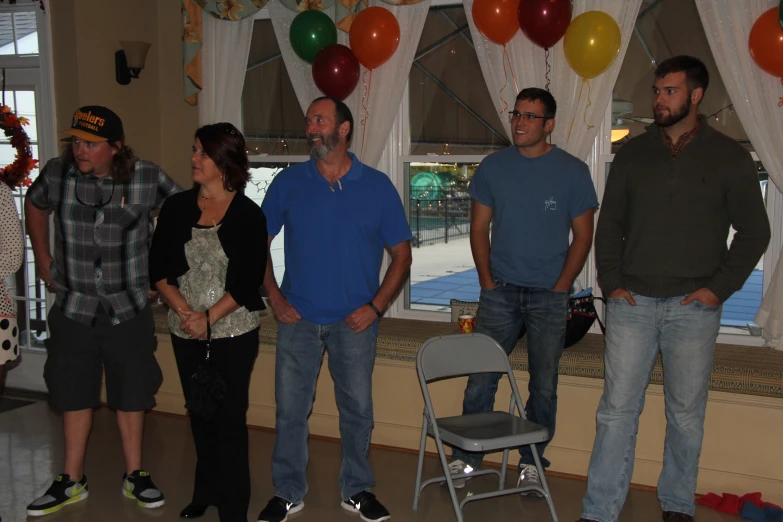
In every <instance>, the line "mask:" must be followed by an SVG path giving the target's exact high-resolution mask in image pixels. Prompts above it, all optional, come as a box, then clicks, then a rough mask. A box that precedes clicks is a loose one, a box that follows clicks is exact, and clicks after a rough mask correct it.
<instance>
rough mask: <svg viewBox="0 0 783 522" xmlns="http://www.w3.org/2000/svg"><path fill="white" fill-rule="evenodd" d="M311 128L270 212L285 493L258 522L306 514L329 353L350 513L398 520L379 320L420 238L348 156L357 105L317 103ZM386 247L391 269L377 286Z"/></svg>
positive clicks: (278, 456)
mask: <svg viewBox="0 0 783 522" xmlns="http://www.w3.org/2000/svg"><path fill="white" fill-rule="evenodd" d="M305 125H306V126H307V129H306V132H307V142H308V144H309V145H310V156H311V157H312V159H311V160H310V161H308V162H307V163H302V164H299V165H295V166H293V167H290V168H287V169H286V170H284V171H283V172H281V173H280V174H278V175H277V176H276V177H275V179H274V180H273V181H272V184H271V185H270V186H269V189H268V190H267V193H266V197H265V198H264V202H263V204H262V209H263V210H264V214H265V215H266V219H267V229H268V233H269V243H270V244H271V242H272V239H273V238H274V237H275V236H276V235H277V234H279V233H280V230H281V228H283V226H285V236H284V237H285V276H284V277H283V284H282V286H281V287H278V286H277V283H276V281H275V278H274V273H273V271H272V263H268V264H267V270H266V277H265V279H264V288H265V289H266V291H267V294H268V295H269V302H270V304H271V305H272V311H273V312H274V314H275V317H276V318H277V320H278V322H279V326H278V331H277V356H276V363H275V399H276V401H277V412H276V424H275V428H276V431H277V439H276V442H275V449H274V453H273V455H272V482H273V483H274V485H275V493H274V497H272V499H271V500H270V501H269V503H268V504H267V506H266V507H265V508H264V510H263V511H261V514H260V515H259V517H258V520H259V522H283V521H284V520H286V518H287V517H288V515H289V514H291V513H296V512H297V511H300V510H301V509H302V508H303V507H304V502H303V499H304V496H305V494H306V493H307V480H306V471H307V460H308V454H307V436H308V426H307V416H308V414H309V413H310V410H311V409H312V405H313V397H314V394H315V383H316V379H317V377H318V371H319V369H320V367H321V360H322V358H323V353H324V348H328V350H329V371H330V372H331V374H332V379H333V380H334V383H335V387H334V393H335V398H336V399H337V408H338V410H339V411H340V435H341V437H342V446H343V453H342V465H341V466H340V494H341V495H342V507H343V508H345V509H347V510H349V511H353V512H358V513H360V514H361V517H362V519H364V520H371V521H381V520H388V519H389V518H390V515H389V512H388V511H387V510H386V508H385V507H383V505H382V504H381V503H380V502H379V501H378V500H377V499H376V498H375V495H373V494H372V493H371V492H370V488H371V487H372V486H374V485H375V479H374V477H373V473H372V470H371V469H370V465H369V462H368V460H367V457H368V452H369V448H370V436H371V434H372V428H373V410H372V371H373V364H374V362H375V338H376V334H377V328H378V318H379V317H380V316H381V314H382V311H383V310H384V309H385V308H386V306H387V305H388V304H389V302H390V301H391V299H392V297H394V295H395V294H396V293H397V292H398V291H399V289H400V287H401V286H402V284H403V282H404V281H405V278H406V276H407V273H408V270H409V268H410V266H411V247H410V239H411V237H412V236H411V232H410V228H409V227H408V222H407V220H406V218H405V212H404V210H403V207H402V202H401V201H400V197H399V195H398V194H397V190H396V189H395V188H394V185H393V184H392V183H391V181H390V180H389V178H388V177H387V176H386V175H385V174H383V173H381V172H379V171H377V170H375V169H373V168H370V167H368V166H367V165H364V164H362V163H361V162H359V160H358V159H357V158H356V156H354V155H353V154H351V153H350V152H348V144H349V143H350V141H351V135H352V134H353V117H352V116H351V111H350V110H349V109H348V107H347V106H346V105H345V104H344V103H343V102H341V101H338V100H335V99H332V98H328V97H324V98H318V99H317V100H315V101H314V102H313V103H312V104H311V105H310V108H309V109H308V110H307V116H306V118H305ZM384 248H388V249H389V251H390V253H391V258H392V262H391V265H390V266H389V269H388V270H387V271H386V275H385V276H384V278H383V282H382V283H381V284H380V285H379V279H380V269H381V261H382V259H383V251H384ZM270 258H271V252H270Z"/></svg>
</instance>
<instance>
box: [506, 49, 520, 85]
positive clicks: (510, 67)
mask: <svg viewBox="0 0 783 522" xmlns="http://www.w3.org/2000/svg"><path fill="white" fill-rule="evenodd" d="M503 47H504V49H503V56H504V58H505V59H506V61H507V62H508V70H509V71H511V78H512V79H513V80H514V91H515V93H514V96H516V95H517V94H519V85H517V76H516V75H515V74H514V67H513V66H512V65H511V55H510V54H509V53H508V44H504V45H503Z"/></svg>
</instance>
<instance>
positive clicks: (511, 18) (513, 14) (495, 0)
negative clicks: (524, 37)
mask: <svg viewBox="0 0 783 522" xmlns="http://www.w3.org/2000/svg"><path fill="white" fill-rule="evenodd" d="M518 12H519V0H475V2H473V21H474V22H475V24H476V27H477V28H478V30H479V31H481V34H483V35H484V36H486V37H487V39H488V40H490V41H492V42H495V43H496V44H498V45H504V44H507V43H508V42H510V41H511V39H512V38H514V35H515V34H516V32H517V31H518V30H519V18H518Z"/></svg>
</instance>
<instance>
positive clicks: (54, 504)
mask: <svg viewBox="0 0 783 522" xmlns="http://www.w3.org/2000/svg"><path fill="white" fill-rule="evenodd" d="M88 489H89V488H88V487H87V475H83V476H82V479H81V480H80V481H79V482H76V481H75V480H71V477H70V476H69V475H66V474H64V473H63V474H62V475H58V476H57V478H56V479H54V482H53V483H52V485H51V486H49V489H47V490H46V493H44V494H43V496H41V497H39V498H37V499H35V500H34V501H33V503H32V504H30V505H29V506H27V514H28V515H29V516H31V517H40V516H43V515H49V514H51V513H56V512H57V511H60V510H61V509H62V508H63V506H67V505H68V504H73V503H75V502H79V501H80V500H84V499H86V498H87V497H88V496H89V494H88Z"/></svg>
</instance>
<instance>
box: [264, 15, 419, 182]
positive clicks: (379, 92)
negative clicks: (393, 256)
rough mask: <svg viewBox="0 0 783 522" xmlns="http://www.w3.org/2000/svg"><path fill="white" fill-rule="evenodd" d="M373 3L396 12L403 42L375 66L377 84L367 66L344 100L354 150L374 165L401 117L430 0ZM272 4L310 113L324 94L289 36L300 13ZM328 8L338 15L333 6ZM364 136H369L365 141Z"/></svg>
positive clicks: (341, 36)
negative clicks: (367, 89) (350, 115)
mask: <svg viewBox="0 0 783 522" xmlns="http://www.w3.org/2000/svg"><path fill="white" fill-rule="evenodd" d="M369 4H370V5H371V6H375V5H377V6H381V7H383V8H385V9H388V10H389V11H391V12H392V14H394V16H395V17H396V18H397V22H398V23H399V24H400V45H399V47H398V48H397V51H396V52H395V53H394V55H393V56H392V57H391V59H390V60H389V61H388V62H386V63H385V64H383V65H381V66H380V67H378V68H377V69H375V70H374V71H373V73H372V85H369V73H368V74H365V71H366V69H365V68H364V67H362V68H361V77H360V78H359V84H358V85H357V87H356V90H355V91H354V92H353V94H351V95H350V96H348V98H346V99H345V103H346V104H347V105H348V107H349V108H350V109H351V112H352V113H353V118H354V133H353V142H352V145H351V150H352V151H353V152H354V153H355V154H356V155H357V156H360V159H361V161H362V162H363V163H366V164H368V165H370V166H372V167H378V166H379V164H380V161H381V156H382V155H383V151H384V148H385V147H386V143H387V141H388V139H389V132H390V130H391V127H392V124H393V123H394V119H395V117H396V116H397V109H398V108H399V105H400V101H401V99H402V94H403V92H404V90H405V84H406V83H407V81H408V74H409V72H410V69H411V65H412V64H413V57H414V55H415V53H416V48H417V47H418V45H419V38H420V37H421V32H422V30H423V29H424V22H425V21H426V19H427V12H428V10H429V7H430V0H425V1H423V2H420V3H418V4H414V5H401V6H393V5H390V4H387V3H384V2H382V1H380V0H370V2H369ZM268 5H269V15H270V16H271V18H272V27H273V28H274V31H275V36H276V37H277V42H278V44H279V45H280V52H281V53H282V56H283V60H284V61H285V65H286V69H287V70H288V76H289V77H290V78H291V83H292V84H293V86H294V91H295V92H296V97H297V99H298V100H299V105H300V106H301V107H302V111H303V112H306V111H307V107H308V106H309V105H310V102H312V101H313V99H315V98H317V97H319V96H321V95H322V93H321V92H320V91H319V90H318V88H317V87H316V86H315V84H314V83H313V77H312V72H311V69H310V64H308V63H307V62H305V61H304V60H302V59H301V58H299V57H298V56H297V55H296V53H294V51H293V49H292V48H291V43H290V42H289V39H288V31H289V29H290V27H291V21H292V20H293V19H294V17H295V16H296V15H297V14H298V13H295V12H293V11H291V10H289V9H287V8H286V7H284V6H283V5H282V4H281V3H280V2H278V1H277V0H272V1H271V2H269V4H268ZM326 12H327V14H329V15H330V16H331V17H332V18H334V8H331V9H329V10H327V11H326ZM337 39H338V43H341V44H343V45H347V46H349V43H348V34H347V33H345V32H343V31H338V37H337ZM365 79H367V83H368V86H369V87H370V93H369V96H368V97H367V98H366V99H365V100H364V106H366V107H367V113H368V114H369V116H368V117H367V120H366V122H365V125H366V130H365V128H364V126H363V125H362V120H363V119H364V118H365V116H366V114H367V113H365V109H364V106H363V105H362V97H363V96H364V94H365V86H364V80H365ZM362 140H364V145H363V146H362Z"/></svg>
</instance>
